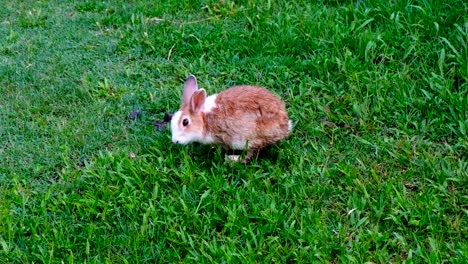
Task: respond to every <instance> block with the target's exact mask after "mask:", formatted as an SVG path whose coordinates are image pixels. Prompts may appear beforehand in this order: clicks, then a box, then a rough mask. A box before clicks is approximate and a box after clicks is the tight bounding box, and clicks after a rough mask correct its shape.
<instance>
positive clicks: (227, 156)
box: [226, 155, 241, 162]
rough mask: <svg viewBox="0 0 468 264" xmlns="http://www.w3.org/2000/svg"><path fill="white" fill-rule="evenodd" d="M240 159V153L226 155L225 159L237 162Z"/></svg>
mask: <svg viewBox="0 0 468 264" xmlns="http://www.w3.org/2000/svg"><path fill="white" fill-rule="evenodd" d="M240 159H241V157H240V155H226V161H232V162H239V161H240Z"/></svg>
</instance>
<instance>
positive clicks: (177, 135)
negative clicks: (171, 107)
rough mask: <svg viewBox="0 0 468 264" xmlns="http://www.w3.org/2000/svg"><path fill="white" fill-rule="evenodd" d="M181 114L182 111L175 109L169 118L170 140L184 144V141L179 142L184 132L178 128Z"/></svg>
mask: <svg viewBox="0 0 468 264" xmlns="http://www.w3.org/2000/svg"><path fill="white" fill-rule="evenodd" d="M181 115H182V111H177V112H175V113H174V115H173V116H172V118H171V135H172V142H173V143H178V144H184V143H181V141H182V139H183V134H184V133H183V131H181V130H180V128H179V119H180V116H181Z"/></svg>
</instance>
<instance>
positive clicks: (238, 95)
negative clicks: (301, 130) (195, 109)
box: [204, 86, 289, 149]
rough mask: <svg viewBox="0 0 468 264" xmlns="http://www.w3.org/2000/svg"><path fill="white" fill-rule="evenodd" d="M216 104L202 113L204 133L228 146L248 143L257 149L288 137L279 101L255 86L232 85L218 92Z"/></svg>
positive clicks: (284, 113) (286, 124)
mask: <svg viewBox="0 0 468 264" xmlns="http://www.w3.org/2000/svg"><path fill="white" fill-rule="evenodd" d="M215 103H216V105H217V107H216V108H214V109H213V110H212V111H211V112H208V113H206V114H205V117H204V119H205V129H204V131H205V133H208V134H212V135H213V136H214V137H215V139H216V141H217V142H219V143H222V144H225V145H228V146H231V147H232V146H233V145H235V144H236V143H239V142H248V147H247V148H248V149H260V148H263V147H265V146H268V145H271V144H274V143H276V142H278V141H280V140H281V139H283V138H285V137H287V136H288V134H289V131H288V121H289V119H288V114H287V112H286V110H285V108H284V105H283V102H282V101H281V100H280V99H279V98H278V97H277V96H276V95H274V94H272V93H271V92H270V91H268V90H266V89H265V88H262V87H258V86H235V87H231V88H229V89H227V90H224V91H222V92H221V93H219V94H218V96H217V98H216V101H215Z"/></svg>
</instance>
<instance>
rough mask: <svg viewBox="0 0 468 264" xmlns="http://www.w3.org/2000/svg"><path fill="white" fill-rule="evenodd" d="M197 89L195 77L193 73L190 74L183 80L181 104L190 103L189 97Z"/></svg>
mask: <svg viewBox="0 0 468 264" xmlns="http://www.w3.org/2000/svg"><path fill="white" fill-rule="evenodd" d="M197 90H198V85H197V78H195V76H193V75H190V76H189V77H187V80H185V84H184V92H183V94H182V105H188V104H189V103H190V98H192V95H193V93H194V92H195V91H197Z"/></svg>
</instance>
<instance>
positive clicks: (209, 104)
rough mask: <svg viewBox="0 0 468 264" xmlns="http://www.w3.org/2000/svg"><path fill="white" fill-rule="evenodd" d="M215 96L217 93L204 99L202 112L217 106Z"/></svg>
mask: <svg viewBox="0 0 468 264" xmlns="http://www.w3.org/2000/svg"><path fill="white" fill-rule="evenodd" d="M217 96H218V95H217V94H213V95H210V96H208V97H207V98H206V99H205V104H204V105H203V112H205V113H207V112H210V111H211V110H213V109H214V108H216V107H217V106H216V102H215V101H216V97H217Z"/></svg>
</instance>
